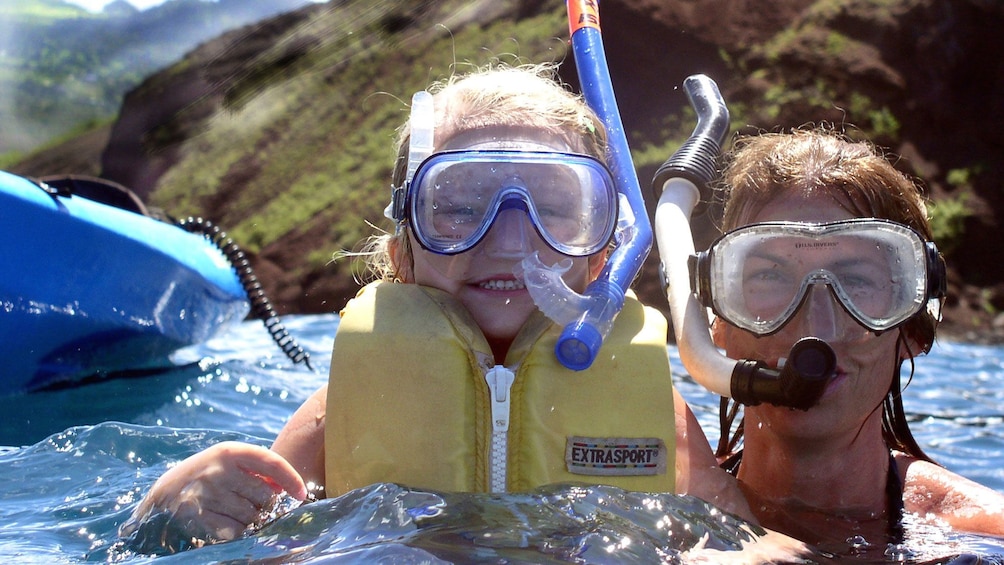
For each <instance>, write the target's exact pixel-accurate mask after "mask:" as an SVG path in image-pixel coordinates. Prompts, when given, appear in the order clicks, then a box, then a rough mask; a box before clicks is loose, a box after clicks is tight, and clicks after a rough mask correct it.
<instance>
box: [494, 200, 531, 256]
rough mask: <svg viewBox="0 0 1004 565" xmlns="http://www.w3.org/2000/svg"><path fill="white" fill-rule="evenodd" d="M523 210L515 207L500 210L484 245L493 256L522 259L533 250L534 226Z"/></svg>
mask: <svg viewBox="0 0 1004 565" xmlns="http://www.w3.org/2000/svg"><path fill="white" fill-rule="evenodd" d="M529 223H530V217H529V216H528V215H527V214H526V212H524V211H523V210H520V209H517V208H513V209H508V210H502V211H501V212H499V215H498V217H496V218H495V222H494V223H493V224H492V227H491V228H490V229H489V230H488V235H487V236H486V237H485V240H484V242H483V243H482V245H484V246H485V252H486V253H488V254H489V255H491V256H492V257H498V258H502V259H522V258H523V257H526V256H527V255H529V254H530V253H532V252H533V246H532V244H531V242H530V237H531V236H532V235H534V234H533V227H532V226H530V225H529Z"/></svg>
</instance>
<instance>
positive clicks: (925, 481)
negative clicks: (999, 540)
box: [895, 453, 1004, 536]
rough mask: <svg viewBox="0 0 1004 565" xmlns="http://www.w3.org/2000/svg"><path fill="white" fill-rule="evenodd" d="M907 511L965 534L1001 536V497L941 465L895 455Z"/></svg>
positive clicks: (1003, 509) (1003, 527)
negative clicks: (934, 520) (945, 524)
mask: <svg viewBox="0 0 1004 565" xmlns="http://www.w3.org/2000/svg"><path fill="white" fill-rule="evenodd" d="M895 458H896V464H897V466H898V467H899V473H900V478H901V479H902V481H903V507H904V510H905V511H906V512H909V513H911V514H916V515H919V516H922V517H927V518H935V519H939V520H943V521H945V522H946V523H948V525H950V526H951V527H952V528H954V529H957V530H963V531H967V532H974V533H983V534H991V535H997V536H1000V535H1004V494H1001V493H999V492H997V491H995V490H993V489H991V488H989V487H987V486H984V485H981V484H979V483H977V482H976V481H973V480H970V479H967V478H965V477H963V476H962V475H959V474H958V473H954V472H952V471H950V470H948V469H946V468H944V467H942V466H940V465H937V464H935V463H931V462H930V461H924V460H921V459H917V458H915V457H911V456H909V455H906V454H903V453H896V454H895Z"/></svg>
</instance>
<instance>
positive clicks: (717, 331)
mask: <svg viewBox="0 0 1004 565" xmlns="http://www.w3.org/2000/svg"><path fill="white" fill-rule="evenodd" d="M726 331H727V330H726V328H725V323H724V322H722V321H721V320H719V319H718V318H717V317H716V318H715V319H714V320H712V321H711V339H712V340H713V341H714V342H715V345H716V346H718V347H720V348H722V349H725V332H726Z"/></svg>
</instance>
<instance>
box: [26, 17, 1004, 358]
mask: <svg viewBox="0 0 1004 565" xmlns="http://www.w3.org/2000/svg"><path fill="white" fill-rule="evenodd" d="M564 10H565V5H564V2H561V1H560V0H522V1H519V0H508V1H497V0H496V1H490V0H476V1H460V0H443V1H438V2H432V1H424V2H405V1H391V0H383V1H380V2H372V1H370V0H345V1H341V2H329V3H328V4H320V5H315V6H310V7H307V8H303V9H301V10H298V11H296V12H291V13H288V14H284V15H282V16H279V17H277V18H274V19H271V20H267V21H264V22H261V23H258V24H256V25H253V26H249V27H246V28H243V29H240V30H237V31H234V32H231V33H228V34H226V35H223V36H221V37H218V38H216V39H214V40H212V41H209V42H207V43H205V44H203V45H201V46H200V47H199V48H198V49H196V50H194V51H192V52H190V53H189V54H188V55H186V56H185V57H184V58H183V59H182V60H180V61H179V62H177V63H176V64H174V65H172V66H170V67H168V68H166V69H164V70H163V71H161V72H159V73H156V74H154V75H152V76H151V77H149V78H148V79H147V80H145V81H144V82H143V83H142V84H141V85H140V86H139V87H138V88H136V89H134V90H132V91H131V92H129V93H128V94H127V95H126V97H125V100H124V102H123V105H122V108H121V111H120V114H119V117H118V120H117V121H116V122H115V123H114V125H113V126H112V127H110V128H106V129H105V130H104V131H103V133H102V134H101V135H97V134H93V133H92V135H95V136H96V138H99V139H108V142H107V146H106V147H105V148H104V151H103V154H102V157H101V167H100V172H101V174H102V175H104V176H106V177H108V178H111V179H113V180H115V181H117V182H120V183H123V184H125V185H127V186H131V187H133V188H134V189H136V190H137V191H138V192H140V193H141V194H142V195H143V196H144V198H145V199H146V200H147V201H149V202H150V203H151V204H153V205H155V206H159V207H161V208H163V209H164V210H166V211H168V212H169V213H171V214H173V215H175V216H183V215H201V216H205V217H208V218H210V219H212V220H213V221H214V222H216V223H217V224H219V225H221V226H224V227H225V228H226V229H227V230H228V231H229V232H230V233H231V235H232V236H233V237H234V238H235V239H236V240H237V241H238V242H239V243H240V244H241V245H243V246H244V247H246V248H247V250H248V251H250V252H251V254H252V255H253V256H254V264H255V268H256V270H257V271H258V273H259V276H260V277H261V278H262V280H263V281H264V282H265V285H266V289H267V290H268V293H269V295H270V296H271V297H272V298H273V300H274V301H275V302H276V303H277V304H278V305H279V307H280V310H281V311H284V312H320V311H334V310H337V309H339V308H340V307H341V306H342V304H344V302H345V300H346V299H347V298H348V297H350V296H351V295H352V294H353V293H354V291H355V288H356V285H355V283H354V281H353V280H352V272H353V267H352V266H351V265H350V264H347V263H346V262H338V263H333V262H332V255H333V254H334V253H335V252H337V251H338V250H342V249H351V248H353V247H354V246H355V245H356V244H357V243H358V242H359V240H360V239H361V238H363V237H364V236H365V235H366V234H369V233H370V232H371V231H372V229H373V228H372V226H371V225H370V224H372V225H373V226H377V227H378V228H381V229H389V228H390V226H389V224H388V223H387V221H386V220H385V219H384V218H383V215H382V210H383V207H384V206H385V205H386V201H387V199H388V197H389V186H388V183H389V179H390V164H391V160H392V158H393V155H392V146H393V142H394V138H395V134H396V131H395V128H396V127H397V126H398V125H400V124H401V123H402V122H403V121H404V120H405V119H406V118H407V113H408V108H407V102H408V100H409V98H410V95H411V93H412V92H414V91H415V90H418V89H420V88H423V87H425V86H426V85H427V84H428V83H429V82H431V81H433V80H437V79H441V78H444V77H447V76H449V75H450V74H451V73H453V72H463V71H465V70H467V69H469V68H470V67H471V66H478V65H482V64H484V63H486V62H489V61H492V60H495V59H501V60H504V61H508V62H518V61H519V60H525V61H533V62H539V61H563V62H564V63H563V65H562V70H561V72H562V75H563V78H564V79H565V80H566V81H567V82H569V83H570V84H571V85H573V87H574V86H575V85H576V83H577V80H576V73H575V68H574V61H572V60H571V59H572V55H571V53H570V50H569V49H568V46H567V36H568V29H567V22H566V20H565V15H564ZM601 16H602V21H603V35H604V45H605V49H606V52H607V59H608V63H609V66H610V69H611V74H612V78H613V82H614V88H615V91H616V93H617V97H618V103H619V106H620V109H621V114H622V117H623V120H624V123H625V126H626V129H627V133H628V137H629V141H630V142H631V146H632V149H633V154H634V157H635V162H636V165H637V167H638V169H639V177H640V179H641V182H642V185H643V186H645V185H646V184H647V182H648V180H649V179H651V176H652V173H653V171H654V169H655V167H657V166H658V164H660V163H661V162H662V161H663V160H665V158H666V157H668V156H669V155H670V154H671V153H672V151H673V150H675V148H676V147H678V146H679V144H680V143H681V142H682V140H683V139H685V138H686V136H687V135H688V134H689V133H690V130H691V129H692V127H693V119H694V118H693V112H692V111H691V110H690V109H689V107H688V105H687V101H686V100H685V97H684V96H683V94H682V93H681V92H680V91H679V85H680V84H681V83H682V81H683V79H684V78H685V77H686V76H688V75H690V74H695V73H704V74H707V75H709V76H711V77H712V78H714V79H715V80H716V81H717V82H718V83H719V85H720V86H721V87H722V91H723V93H724V94H725V97H726V99H727V101H728V102H729V105H730V109H731V110H732V115H733V124H734V129H735V130H736V131H745V132H749V131H758V130H774V129H779V128H788V127H794V126H799V125H802V124H806V123H822V122H826V123H830V124H832V125H833V126H834V127H838V128H841V129H844V130H846V131H847V132H848V133H849V134H851V135H852V136H861V137H864V138H869V139H871V140H873V141H875V142H876V143H878V144H879V145H880V146H883V147H887V148H889V150H890V151H891V153H893V154H894V155H895V156H896V158H897V164H898V166H900V167H901V168H902V169H903V170H904V171H905V172H907V173H909V174H912V175H915V176H917V177H919V178H920V179H921V180H922V181H923V182H924V183H925V185H926V186H927V188H928V191H929V193H930V195H931V196H932V198H933V199H934V205H933V206H932V216H933V218H934V220H935V223H936V228H937V233H938V234H939V244H940V245H941V246H942V247H943V248H944V249H945V250H946V251H948V253H949V257H948V259H949V262H950V264H951V265H952V278H951V285H950V292H951V296H950V300H949V304H948V306H949V312H951V314H950V320H949V321H950V322H952V325H954V326H955V327H956V328H957V331H956V334H959V333H961V332H965V331H969V330H971V331H973V332H976V331H979V332H985V331H987V330H989V329H990V328H991V327H992V322H993V320H994V319H998V320H1000V322H1002V323H1001V325H1002V326H1004V319H1002V318H1001V315H1000V312H1001V311H1002V310H1004V284H1001V282H1000V281H1002V280H1004V248H998V247H999V246H997V247H994V246H987V245H985V244H981V242H983V241H986V240H987V238H988V237H989V236H992V235H993V234H995V232H996V229H997V223H996V222H997V218H999V217H1001V213H1002V211H1004V191H1002V190H1001V181H1000V180H999V179H1000V178H1002V175H1001V174H1000V172H1001V171H1000V168H1001V166H1002V164H1001V163H1000V158H999V157H1000V155H1001V149H1002V148H1001V144H1002V142H1001V140H1000V138H999V134H997V133H996V132H998V131H999V130H1000V127H999V124H1000V122H1001V121H1004V109H1002V108H1001V107H999V105H997V104H995V103H993V101H994V100H995V99H997V98H999V97H1000V93H1001V89H1002V88H1004V65H1002V63H1001V62H1000V61H999V60H997V58H996V57H995V55H994V54H995V53H999V52H1000V51H1001V48H1002V47H1004V39H1002V38H1001V36H999V34H997V32H996V29H998V28H999V26H1000V25H1001V24H1004V7H1002V6H999V5H998V4H997V3H992V2H990V3H988V2H985V1H980V0H962V1H960V2H953V3H944V2H938V1H937V0H884V1H882V2H874V1H865V0H778V1H775V2H772V3H771V10H769V11H765V10H763V9H762V5H761V3H760V2H758V1H756V0H747V1H740V2H735V1H733V0H699V1H697V2H694V1H693V0H690V1H684V0H675V1H668V2H667V1H665V0H608V1H605V2H603V4H602V10H601ZM995 124H997V125H995ZM102 135H103V136H104V137H102ZM76 147H77V148H78V149H79V147H80V146H79V145H78V146H76ZM35 159H36V160H34V161H32V160H30V159H29V160H26V161H24V162H22V163H21V164H19V165H18V166H17V167H21V169H20V170H22V171H25V172H30V173H34V174H42V173H52V172H72V171H52V170H46V171H38V170H33V169H32V166H33V164H32V163H34V166H38V164H39V163H48V164H49V165H47V166H51V163H52V162H53V161H52V160H51V159H50V160H48V161H46V160H44V159H42V158H41V157H39V156H35ZM695 230H696V235H697V240H698V245H702V244H705V243H707V242H708V241H710V238H711V237H712V236H713V234H714V224H713V222H712V221H711V220H709V218H708V217H705V216H702V217H700V218H697V219H696V222H695ZM657 261H658V258H657V257H655V253H654V252H653V257H652V258H650V260H649V263H648V265H647V266H646V268H645V269H644V271H643V273H642V276H641V278H640V279H639V281H638V283H637V287H638V289H639V293H640V294H641V295H642V296H643V298H645V299H646V300H647V301H648V302H650V303H652V304H655V305H663V306H664V304H665V300H664V298H662V297H661V290H660V289H659V288H658V282H657V276H656V275H655V273H656V270H655V265H656V263H657ZM1002 331H1004V328H1002ZM963 337H965V338H967V339H975V338H981V337H982V335H977V334H970V335H963Z"/></svg>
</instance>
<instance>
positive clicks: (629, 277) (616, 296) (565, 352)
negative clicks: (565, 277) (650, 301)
mask: <svg viewBox="0 0 1004 565" xmlns="http://www.w3.org/2000/svg"><path fill="white" fill-rule="evenodd" d="M566 4H567V6H568V24H569V30H570V32H571V41H572V52H573V53H574V55H575V65H576V68H577V69H578V75H579V82H580V83H581V87H582V94H583V96H584V98H585V99H586V103H587V104H588V105H589V107H590V108H592V110H593V111H594V112H596V114H597V115H598V116H599V118H600V120H602V121H603V124H604V125H605V126H606V129H607V135H608V138H609V139H608V144H609V147H608V153H609V159H608V166H609V168H610V170H611V172H612V173H613V176H614V183H615V185H616V187H617V191H618V192H619V193H620V195H621V197H620V202H619V204H620V208H621V210H620V217H619V219H618V226H617V230H616V231H615V234H614V243H615V244H616V248H615V249H614V251H612V252H611V253H610V257H609V259H608V261H607V264H606V266H605V267H604V269H603V271H602V272H601V273H600V275H599V276H598V277H597V278H596V280H595V281H593V282H592V283H590V284H589V286H588V287H586V290H585V293H584V294H583V295H581V296H579V295H575V296H563V297H558V298H557V299H556V297H555V296H554V295H553V293H552V294H551V295H548V294H547V293H546V292H540V293H538V292H534V285H533V284H532V281H529V282H528V284H527V286H528V288H530V290H531V294H532V295H533V298H534V302H535V303H536V304H537V305H538V306H539V307H540V308H541V310H543V311H544V312H545V314H548V315H549V316H550V317H551V318H552V319H554V320H555V321H557V322H558V323H565V324H567V325H565V328H564V330H563V331H562V333H561V336H560V337H559V338H558V343H557V345H556V346H555V355H557V357H558V361H559V362H561V364H562V365H564V366H565V367H568V368H569V369H573V370H576V371H581V370H583V369H587V368H588V367H589V366H590V365H592V363H593V360H595V359H596V355H597V354H598V353H599V349H600V346H602V345H603V340H604V339H605V338H606V336H607V334H609V332H610V328H611V327H613V321H614V318H615V317H616V316H617V314H618V313H619V312H620V310H621V307H623V306H624V296H625V294H626V293H627V290H628V288H629V287H630V286H631V283H632V282H634V279H635V277H636V276H637V275H638V272H639V271H640V270H641V267H642V264H643V263H644V262H645V258H646V257H648V252H649V250H650V249H651V248H652V240H653V236H652V226H651V224H650V223H649V221H648V213H647V212H646V210H645V200H644V198H643V196H642V192H641V187H640V185H639V183H638V176H637V173H636V172H635V169H634V163H633V162H632V161H631V152H630V149H629V148H628V144H627V137H626V136H625V134H624V127H623V125H622V124H621V119H620V113H619V112H618V111H617V102H616V101H615V99H614V92H613V88H612V86H611V83H610V73H609V71H608V70H607V63H606V56H605V55H604V52H603V43H602V40H601V38H600V19H599V13H598V11H597V10H598V4H599V2H597V1H595V0H594V1H587V0H567V2H566ZM535 259H536V257H532V258H531V261H532V260H535ZM525 266H528V264H527V263H525ZM538 267H539V265H538ZM526 272H527V274H528V277H529V278H531V279H533V278H535V277H534V276H533V275H540V276H541V277H542V276H545V275H546V274H547V273H546V268H545V269H539V268H538V269H534V268H527V269H526ZM559 275H560V273H559ZM566 288H567V287H566ZM551 290H552V291H553V290H554V289H553V288H551ZM568 292H572V291H568ZM565 294H567V293H565ZM555 303H565V304H575V306H572V307H570V308H569V310H571V311H577V314H579V315H578V316H577V317H576V318H575V319H574V320H571V321H566V320H562V319H561V316H560V315H558V316H555V315H552V314H551V313H549V312H548V309H549V308H553V307H554V304H555Z"/></svg>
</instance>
